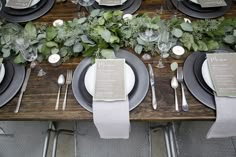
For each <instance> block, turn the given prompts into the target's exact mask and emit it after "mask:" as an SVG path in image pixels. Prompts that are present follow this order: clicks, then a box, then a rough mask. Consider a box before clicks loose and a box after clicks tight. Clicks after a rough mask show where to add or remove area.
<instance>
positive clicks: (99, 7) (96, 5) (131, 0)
mask: <svg viewBox="0 0 236 157" xmlns="http://www.w3.org/2000/svg"><path fill="white" fill-rule="evenodd" d="M134 1H135V0H128V1H126V2H125V3H124V4H122V5H116V6H104V5H99V4H98V3H97V2H95V3H93V5H92V6H93V7H94V8H95V9H105V10H125V9H126V8H128V7H130V6H131V5H132V4H133V3H134Z"/></svg>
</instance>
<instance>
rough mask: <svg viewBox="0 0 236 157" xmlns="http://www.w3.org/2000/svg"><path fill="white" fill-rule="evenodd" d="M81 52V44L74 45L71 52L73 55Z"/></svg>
mask: <svg viewBox="0 0 236 157" xmlns="http://www.w3.org/2000/svg"><path fill="white" fill-rule="evenodd" d="M82 51H83V45H82V44H81V43H76V44H74V46H73V52H74V53H80V52H82Z"/></svg>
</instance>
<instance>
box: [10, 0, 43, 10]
mask: <svg viewBox="0 0 236 157" xmlns="http://www.w3.org/2000/svg"><path fill="white" fill-rule="evenodd" d="M8 1H9V0H7V2H8ZM39 1H40V0H32V2H31V4H30V6H29V7H11V8H13V9H27V8H30V7H32V6H34V5H36V4H37V3H38V2H39Z"/></svg>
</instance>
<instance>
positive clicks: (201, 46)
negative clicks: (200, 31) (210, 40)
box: [197, 40, 208, 51]
mask: <svg viewBox="0 0 236 157" xmlns="http://www.w3.org/2000/svg"><path fill="white" fill-rule="evenodd" d="M197 44H198V49H199V50H200V51H208V47H207V45H206V43H204V42H203V41H201V40H199V41H197Z"/></svg>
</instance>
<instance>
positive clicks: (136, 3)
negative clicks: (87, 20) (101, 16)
mask: <svg viewBox="0 0 236 157" xmlns="http://www.w3.org/2000/svg"><path fill="white" fill-rule="evenodd" d="M141 4H142V0H134V3H133V4H132V5H131V6H130V7H128V8H126V9H125V10H122V11H123V13H124V14H133V13H134V12H135V11H137V10H138V9H139V7H140V6H141ZM91 7H92V9H96V8H94V7H93V6H91Z"/></svg>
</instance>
